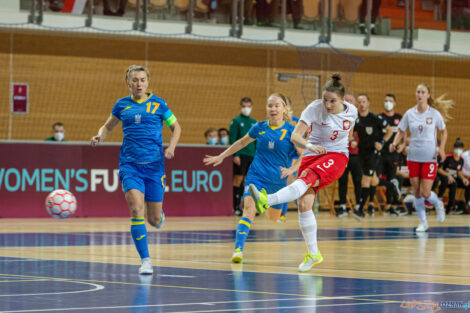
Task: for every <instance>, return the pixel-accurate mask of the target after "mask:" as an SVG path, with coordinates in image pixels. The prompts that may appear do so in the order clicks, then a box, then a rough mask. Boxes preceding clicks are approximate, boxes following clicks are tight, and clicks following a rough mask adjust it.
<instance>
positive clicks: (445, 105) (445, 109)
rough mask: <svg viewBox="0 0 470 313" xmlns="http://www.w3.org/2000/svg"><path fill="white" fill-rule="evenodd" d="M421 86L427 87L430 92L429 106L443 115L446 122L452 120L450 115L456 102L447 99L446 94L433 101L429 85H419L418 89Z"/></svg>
mask: <svg viewBox="0 0 470 313" xmlns="http://www.w3.org/2000/svg"><path fill="white" fill-rule="evenodd" d="M419 86H423V87H426V89H427V90H428V92H429V98H428V104H429V105H430V106H431V107H433V108H435V109H436V110H438V111H439V113H441V115H442V118H443V119H444V122H447V121H449V120H451V119H452V116H451V115H450V113H449V110H451V109H453V108H454V104H455V102H454V100H452V99H445V96H446V94H443V95H440V96H439V97H438V98H437V99H433V98H432V97H431V88H429V86H428V84H426V83H422V84H419V85H418V87H419Z"/></svg>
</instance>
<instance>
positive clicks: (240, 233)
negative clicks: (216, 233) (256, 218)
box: [235, 217, 251, 251]
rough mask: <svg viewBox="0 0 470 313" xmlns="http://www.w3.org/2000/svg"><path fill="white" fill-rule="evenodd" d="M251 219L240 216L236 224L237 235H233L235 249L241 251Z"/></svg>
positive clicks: (248, 231)
mask: <svg viewBox="0 0 470 313" xmlns="http://www.w3.org/2000/svg"><path fill="white" fill-rule="evenodd" d="M250 227H251V221H250V219H248V218H246V217H242V218H241V219H240V222H238V226H237V235H236V237H235V250H237V249H240V250H241V251H243V247H244V246H245V241H246V238H247V237H248V234H249V233H250Z"/></svg>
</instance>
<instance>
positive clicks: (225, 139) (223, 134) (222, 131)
mask: <svg viewBox="0 0 470 313" xmlns="http://www.w3.org/2000/svg"><path fill="white" fill-rule="evenodd" d="M217 132H218V134H219V145H223V146H226V145H228V143H229V142H230V139H229V136H228V129H227V128H219V130H218V131H217Z"/></svg>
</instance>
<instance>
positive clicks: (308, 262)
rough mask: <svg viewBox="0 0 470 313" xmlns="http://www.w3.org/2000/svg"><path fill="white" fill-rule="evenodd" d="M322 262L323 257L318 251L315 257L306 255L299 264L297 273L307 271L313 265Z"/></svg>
mask: <svg viewBox="0 0 470 313" xmlns="http://www.w3.org/2000/svg"><path fill="white" fill-rule="evenodd" d="M321 262H323V256H322V255H321V253H320V251H318V254H317V255H313V254H310V253H307V255H306V256H305V258H304V260H303V261H302V263H300V264H299V272H306V271H309V270H310V269H311V268H312V267H313V266H314V265H315V264H318V263H321Z"/></svg>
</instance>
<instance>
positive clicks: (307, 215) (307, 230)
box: [299, 210, 318, 255]
mask: <svg viewBox="0 0 470 313" xmlns="http://www.w3.org/2000/svg"><path fill="white" fill-rule="evenodd" d="M299 225H300V230H301V231H302V235H303V236H304V240H305V244H306V245H307V248H308V253H310V254H311V255H317V254H318V245H317V220H316V219H315V215H313V211H312V210H309V211H307V212H302V213H301V212H299Z"/></svg>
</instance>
